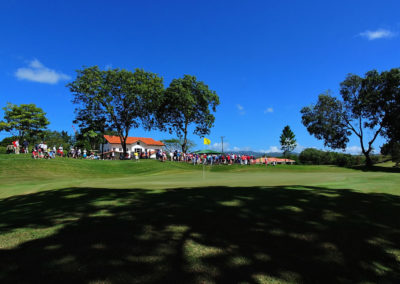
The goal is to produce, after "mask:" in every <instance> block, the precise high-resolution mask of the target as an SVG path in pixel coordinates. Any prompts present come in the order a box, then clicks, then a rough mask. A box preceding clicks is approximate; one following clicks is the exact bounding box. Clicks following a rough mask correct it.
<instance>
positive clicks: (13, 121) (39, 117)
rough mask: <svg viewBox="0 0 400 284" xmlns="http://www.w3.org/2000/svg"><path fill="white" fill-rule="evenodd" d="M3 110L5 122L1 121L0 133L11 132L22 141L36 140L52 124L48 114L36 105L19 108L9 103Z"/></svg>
mask: <svg viewBox="0 0 400 284" xmlns="http://www.w3.org/2000/svg"><path fill="white" fill-rule="evenodd" d="M3 110H4V120H1V121H0V131H6V132H10V133H11V134H12V135H13V136H16V137H17V138H18V139H20V140H23V139H34V137H35V136H37V135H39V134H40V133H41V132H42V131H43V130H45V129H46V128H47V125H49V124H50V122H49V121H48V120H47V118H46V113H45V112H44V111H43V110H42V109H41V108H39V107H37V106H36V105H35V104H21V105H19V106H18V105H14V104H11V103H8V104H7V106H6V107H4V108H3Z"/></svg>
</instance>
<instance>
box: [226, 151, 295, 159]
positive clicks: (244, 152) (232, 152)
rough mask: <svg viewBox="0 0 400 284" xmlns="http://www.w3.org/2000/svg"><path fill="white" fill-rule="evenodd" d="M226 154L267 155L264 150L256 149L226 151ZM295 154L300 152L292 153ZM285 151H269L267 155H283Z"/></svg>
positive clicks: (257, 156)
mask: <svg viewBox="0 0 400 284" xmlns="http://www.w3.org/2000/svg"><path fill="white" fill-rule="evenodd" d="M225 153H226V154H235V155H248V156H254V157H256V158H259V157H262V156H264V155H265V153H263V152H255V151H226V152H225ZM292 154H294V155H298V153H292ZM282 155H283V153H280V152H271V153H267V157H282Z"/></svg>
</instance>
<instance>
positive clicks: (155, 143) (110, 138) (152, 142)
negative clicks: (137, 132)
mask: <svg viewBox="0 0 400 284" xmlns="http://www.w3.org/2000/svg"><path fill="white" fill-rule="evenodd" d="M104 138H106V140H107V141H108V143H110V144H121V139H120V138H119V137H118V136H111V135H104ZM137 141H141V142H143V143H145V144H147V145H150V146H165V144H164V143H163V142H161V141H156V140H154V139H153V138H144V137H128V138H127V139H126V144H133V143H135V142H137Z"/></svg>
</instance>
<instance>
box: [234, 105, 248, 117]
mask: <svg viewBox="0 0 400 284" xmlns="http://www.w3.org/2000/svg"><path fill="white" fill-rule="evenodd" d="M236 108H237V109H238V111H239V114H240V115H244V114H245V113H246V111H245V110H244V107H243V106H242V105H240V104H237V105H236Z"/></svg>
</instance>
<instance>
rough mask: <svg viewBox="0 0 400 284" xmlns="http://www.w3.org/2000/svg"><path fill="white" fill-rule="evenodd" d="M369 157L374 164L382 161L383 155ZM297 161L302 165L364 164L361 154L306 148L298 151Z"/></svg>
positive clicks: (343, 165) (342, 165) (348, 165)
mask: <svg viewBox="0 0 400 284" xmlns="http://www.w3.org/2000/svg"><path fill="white" fill-rule="evenodd" d="M371 159H372V161H373V163H374V164H375V163H378V162H382V160H383V157H382V156H381V155H372V156H371ZM298 161H299V162H300V163H301V164H304V165H336V166H340V167H351V166H358V165H362V164H365V157H364V156H363V155H350V154H344V153H338V152H329V151H328V152H327V151H321V150H317V149H314V148H307V149H304V150H303V151H302V152H301V153H300V155H299V156H298Z"/></svg>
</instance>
